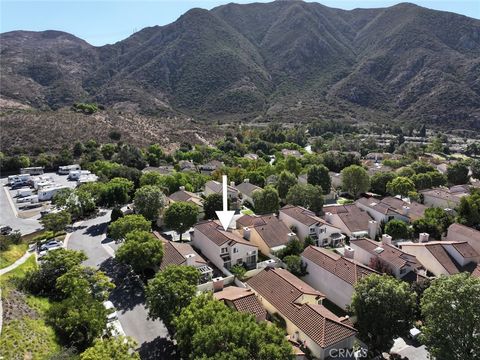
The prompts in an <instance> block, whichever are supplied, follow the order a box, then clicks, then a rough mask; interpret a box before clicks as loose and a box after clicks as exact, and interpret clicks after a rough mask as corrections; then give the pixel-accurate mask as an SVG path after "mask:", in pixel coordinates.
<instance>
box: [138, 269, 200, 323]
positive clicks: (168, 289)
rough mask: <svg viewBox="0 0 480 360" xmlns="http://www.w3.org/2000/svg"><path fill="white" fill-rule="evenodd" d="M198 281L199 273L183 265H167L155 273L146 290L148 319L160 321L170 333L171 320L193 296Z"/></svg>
mask: <svg viewBox="0 0 480 360" xmlns="http://www.w3.org/2000/svg"><path fill="white" fill-rule="evenodd" d="M199 279H200V273H199V271H198V270H197V269H195V268H194V267H191V266H185V265H169V266H167V267H166V268H165V269H164V270H162V271H160V272H159V273H157V275H155V277H154V278H153V279H151V280H150V281H149V282H148V285H147V289H146V303H147V308H148V315H149V317H151V318H153V319H161V320H162V321H163V322H164V323H165V325H166V326H167V328H168V329H169V330H170V332H171V331H172V330H173V328H172V325H173V319H174V318H175V317H176V316H178V315H180V312H181V310H182V309H183V308H185V307H186V306H188V304H190V301H191V300H192V298H193V297H194V296H195V294H196V292H197V284H198V281H199Z"/></svg>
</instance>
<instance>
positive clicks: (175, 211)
mask: <svg viewBox="0 0 480 360" xmlns="http://www.w3.org/2000/svg"><path fill="white" fill-rule="evenodd" d="M197 218H198V208H197V206H196V205H195V204H192V203H190V202H184V201H178V202H175V203H173V204H171V205H170V206H169V207H168V208H167V210H165V213H164V215H163V220H164V222H165V225H166V226H167V227H168V228H170V229H172V230H175V231H176V232H177V233H178V234H179V235H180V240H182V235H183V233H184V232H185V231H187V230H188V229H190V228H191V227H192V226H193V225H195V223H196V222H197Z"/></svg>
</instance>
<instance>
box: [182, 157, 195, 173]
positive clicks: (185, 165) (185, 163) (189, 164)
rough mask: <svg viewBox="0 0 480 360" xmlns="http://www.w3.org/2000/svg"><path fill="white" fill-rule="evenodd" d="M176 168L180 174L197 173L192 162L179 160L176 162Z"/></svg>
mask: <svg viewBox="0 0 480 360" xmlns="http://www.w3.org/2000/svg"><path fill="white" fill-rule="evenodd" d="M178 168H179V169H180V171H182V172H187V171H197V167H196V166H195V164H194V163H193V161H192V160H180V161H179V162H178Z"/></svg>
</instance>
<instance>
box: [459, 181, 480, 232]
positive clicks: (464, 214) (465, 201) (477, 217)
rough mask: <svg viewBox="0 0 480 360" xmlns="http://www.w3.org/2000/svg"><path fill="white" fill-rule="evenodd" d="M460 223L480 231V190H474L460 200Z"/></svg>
mask: <svg viewBox="0 0 480 360" xmlns="http://www.w3.org/2000/svg"><path fill="white" fill-rule="evenodd" d="M457 213H458V222H460V223H462V224H464V225H467V226H471V227H475V228H477V229H480V190H478V189H477V190H475V189H474V190H472V193H471V194H470V195H468V196H464V197H462V198H461V199H460V205H459V206H458V209H457Z"/></svg>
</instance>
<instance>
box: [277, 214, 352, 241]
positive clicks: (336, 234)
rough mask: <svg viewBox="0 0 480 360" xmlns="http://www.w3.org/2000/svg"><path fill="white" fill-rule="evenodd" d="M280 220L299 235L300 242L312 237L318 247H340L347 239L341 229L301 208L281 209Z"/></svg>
mask: <svg viewBox="0 0 480 360" xmlns="http://www.w3.org/2000/svg"><path fill="white" fill-rule="evenodd" d="M279 219H280V220H282V221H283V222H284V223H285V224H286V225H287V226H288V227H289V228H290V229H292V231H293V232H294V233H296V234H297V236H298V238H299V239H300V241H304V240H305V238H306V237H307V236H310V237H311V238H312V239H313V240H314V241H315V242H316V245H318V246H338V245H340V244H341V243H343V241H344V239H345V235H343V234H342V233H341V229H340V228H338V227H336V226H334V225H331V224H329V223H328V222H326V221H325V220H323V219H322V218H320V217H318V216H316V215H315V213H313V212H312V211H310V210H307V209H305V208H303V207H301V206H293V205H286V206H284V207H283V208H281V209H280V212H279Z"/></svg>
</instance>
